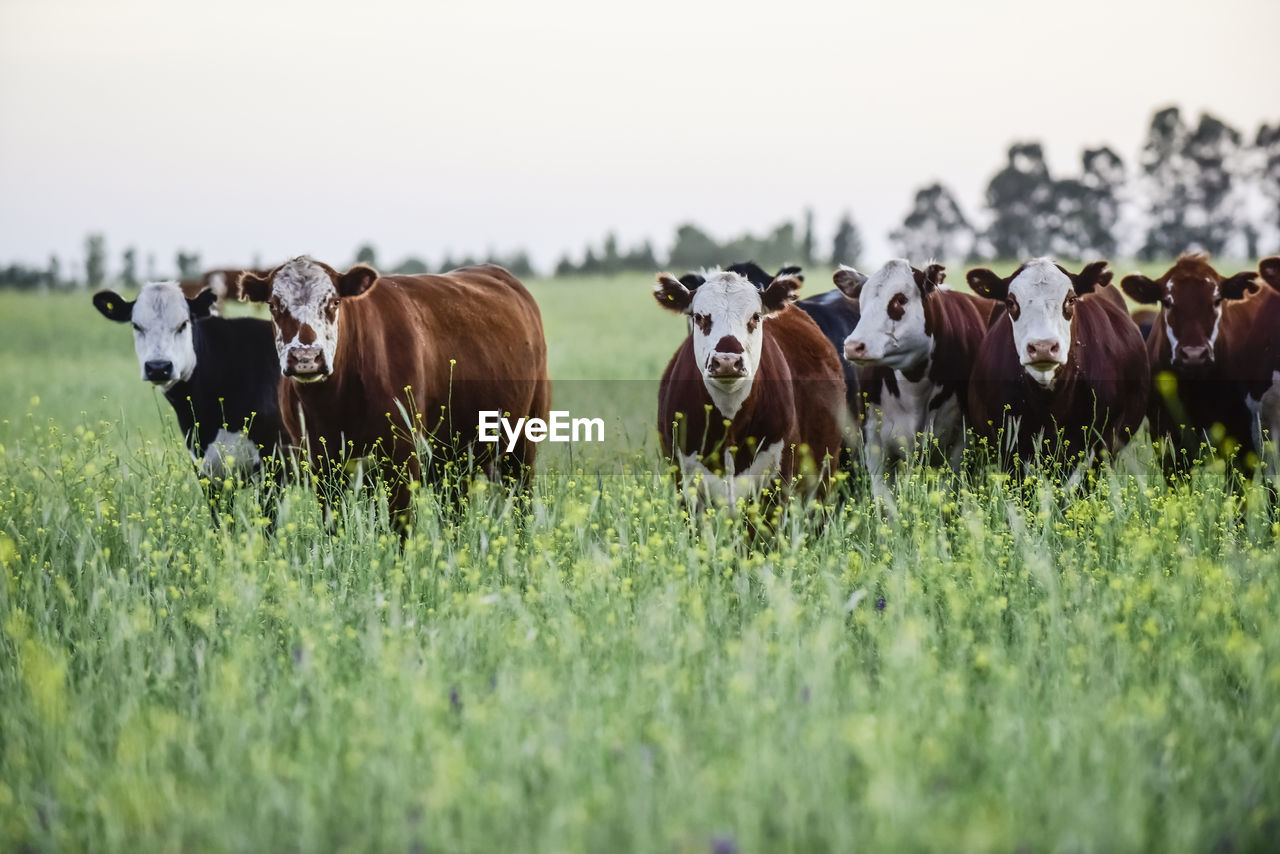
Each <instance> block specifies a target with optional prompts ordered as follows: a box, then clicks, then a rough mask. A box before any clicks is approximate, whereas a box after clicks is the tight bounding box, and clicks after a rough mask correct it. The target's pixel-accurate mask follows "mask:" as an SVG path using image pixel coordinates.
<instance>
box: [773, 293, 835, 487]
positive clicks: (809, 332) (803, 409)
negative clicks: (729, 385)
mask: <svg viewBox="0 0 1280 854" xmlns="http://www.w3.org/2000/svg"><path fill="white" fill-rule="evenodd" d="M765 329H766V330H768V332H769V334H770V335H771V337H772V338H773V340H774V342H775V343H776V344H777V345H778V349H779V350H780V351H781V353H782V356H783V358H784V359H785V360H786V365H787V371H788V373H789V376H790V380H791V388H792V394H793V396H794V401H795V407H796V421H797V429H798V433H799V442H800V443H802V444H806V445H808V446H809V448H810V449H811V452H812V453H813V457H814V459H815V460H816V461H817V462H821V461H822V459H823V457H824V456H828V455H829V456H831V457H832V458H833V459H836V458H838V457H839V453H840V445H841V443H842V437H843V432H844V431H843V428H844V425H845V423H846V421H845V415H844V412H845V391H846V388H845V378H844V370H843V368H842V366H841V364H840V359H839V357H838V356H837V355H836V354H835V352H834V351H833V350H832V348H831V342H830V341H828V340H827V337H826V336H825V335H823V333H822V330H821V329H820V328H818V324H817V323H815V322H814V320H813V318H811V317H809V316H808V315H807V314H806V313H805V312H803V311H800V310H797V309H796V308H794V307H791V308H788V309H786V310H784V311H783V312H782V313H780V314H779V315H777V316H776V317H773V318H770V319H768V320H766V321H765Z"/></svg>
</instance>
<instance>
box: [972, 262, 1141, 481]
mask: <svg viewBox="0 0 1280 854" xmlns="http://www.w3.org/2000/svg"><path fill="white" fill-rule="evenodd" d="M1106 267H1107V265H1106V262H1105V261H1098V262H1095V263H1092V264H1089V265H1087V266H1086V267H1085V268H1084V269H1083V270H1082V271H1081V272H1080V273H1079V274H1075V273H1068V272H1067V271H1066V270H1064V269H1063V268H1062V267H1060V266H1059V265H1057V264H1055V263H1054V262H1053V261H1052V260H1050V259H1048V258H1037V259H1035V260H1033V261H1028V262H1027V263H1026V264H1023V265H1022V266H1021V267H1019V268H1018V269H1017V270H1016V271H1015V272H1014V273H1013V275H1011V276H1008V277H1007V278H1003V279H1002V278H1000V277H999V276H997V275H996V274H995V273H993V272H991V271H990V270H987V269H981V268H979V269H974V270H970V271H969V273H968V275H967V279H968V282H969V286H970V287H971V288H973V290H974V292H975V293H977V294H980V295H981V296H984V297H988V298H990V299H995V300H1000V301H1002V302H1003V303H1004V304H1005V311H1003V312H1001V313H1000V316H999V317H997V318H995V319H994V320H993V321H992V322H991V325H990V327H989V328H988V330H987V332H986V335H985V336H984V338H983V340H982V345H981V346H980V347H979V349H978V355H977V359H976V361H975V363H974V369H973V374H972V376H971V378H970V383H969V415H970V419H971V422H972V424H973V428H974V431H975V432H976V433H977V434H978V435H979V436H980V437H982V438H985V439H986V440H987V441H988V442H989V443H990V446H991V447H992V448H993V449H997V450H999V451H1001V457H1002V459H1003V460H1004V461H1005V462H1009V461H1010V457H1008V456H1006V454H1005V452H1009V451H1011V452H1014V453H1015V454H1016V456H1017V457H1018V458H1019V459H1021V460H1024V461H1026V460H1030V459H1031V458H1033V457H1035V456H1036V455H1037V454H1038V453H1041V452H1044V451H1046V450H1047V451H1048V452H1049V453H1050V454H1051V455H1060V459H1061V460H1062V461H1063V462H1067V463H1068V464H1075V463H1076V462H1077V461H1078V462H1079V463H1080V467H1079V468H1077V469H1076V471H1075V473H1073V476H1072V480H1073V481H1074V480H1075V478H1076V477H1077V476H1078V475H1079V474H1081V473H1082V472H1083V470H1084V467H1086V466H1091V465H1092V464H1093V463H1095V462H1096V461H1097V459H1098V457H1099V455H1100V454H1102V453H1112V454H1114V453H1115V452H1117V451H1119V450H1120V449H1121V448H1123V447H1124V446H1125V445H1126V444H1127V443H1128V442H1129V440H1130V438H1131V437H1132V435H1133V432H1134V431H1135V430H1137V429H1138V426H1139V425H1140V424H1141V423H1142V419H1143V416H1144V414H1145V412H1146V406H1147V393H1148V388H1149V385H1150V381H1151V376H1150V371H1149V369H1148V367H1147V351H1146V349H1145V347H1144V346H1143V342H1142V336H1141V335H1140V334H1139V332H1138V327H1137V326H1136V325H1134V322H1133V320H1132V319H1131V318H1130V317H1129V312H1128V310H1127V309H1126V307H1125V303H1124V298H1123V297H1122V296H1121V295H1120V293H1119V291H1118V290H1117V289H1115V288H1113V287H1111V286H1110V282H1111V273H1110V271H1108V270H1107V269H1106Z"/></svg>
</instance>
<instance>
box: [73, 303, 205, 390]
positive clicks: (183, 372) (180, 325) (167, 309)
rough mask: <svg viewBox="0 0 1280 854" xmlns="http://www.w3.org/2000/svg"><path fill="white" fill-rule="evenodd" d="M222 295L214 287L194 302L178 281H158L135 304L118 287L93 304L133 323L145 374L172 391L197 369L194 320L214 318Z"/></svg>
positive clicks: (109, 315)
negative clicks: (115, 290)
mask: <svg viewBox="0 0 1280 854" xmlns="http://www.w3.org/2000/svg"><path fill="white" fill-rule="evenodd" d="M217 298H218V296H217V294H215V293H213V292H212V291H201V292H200V294H199V295H198V296H196V298H195V299H191V300H188V299H187V298H186V297H185V296H183V294H182V289H181V288H179V287H178V285H177V283H176V282H153V283H150V284H147V285H146V286H144V287H143V288H142V292H141V293H139V294H138V299H137V300H136V301H135V302H129V301H128V300H125V299H124V298H122V297H121V296H120V295H119V294H117V293H115V292H114V291H100V292H99V293H96V294H94V296H93V304H94V307H96V308H97V309H98V311H100V312H101V313H102V315H103V316H104V317H106V318H107V319H109V320H114V321H116V322H117V323H129V324H131V325H132V327H133V349H134V352H136V353H137V354H138V365H139V367H140V368H141V369H142V378H143V379H144V380H146V381H147V382H149V383H152V384H153V385H156V386H159V387H160V388H161V389H163V390H165V391H168V390H169V389H171V388H173V386H174V385H176V384H177V383H179V382H186V381H187V380H189V379H191V375H192V374H193V373H195V370H196V348H195V339H194V337H193V330H192V327H191V324H192V322H193V321H195V320H197V319H199V318H201V317H208V316H209V314H210V310H211V308H212V306H213V304H214V302H215V301H216V300H217Z"/></svg>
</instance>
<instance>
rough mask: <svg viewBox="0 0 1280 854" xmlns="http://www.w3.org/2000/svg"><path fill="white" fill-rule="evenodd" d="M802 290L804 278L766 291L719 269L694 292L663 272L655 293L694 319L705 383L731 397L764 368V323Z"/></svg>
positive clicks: (789, 278)
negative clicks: (762, 366)
mask: <svg viewBox="0 0 1280 854" xmlns="http://www.w3.org/2000/svg"><path fill="white" fill-rule="evenodd" d="M799 289H800V279H799V278H797V277H796V276H794V275H790V274H788V275H781V276H778V277H777V278H775V279H774V280H773V281H772V282H770V283H769V286H768V287H767V288H764V289H763V290H761V289H760V288H757V287H756V286H755V285H753V284H752V283H751V282H750V281H749V280H747V279H746V278H745V277H744V276H741V275H739V274H737V273H730V272H726V271H722V270H714V271H712V272H710V273H708V274H707V275H706V277H705V279H704V281H703V282H702V283H701V284H699V285H698V286H697V288H696V289H694V290H693V291H690V290H689V289H688V288H687V287H685V285H683V284H681V283H680V282H679V281H677V280H676V279H675V278H674V277H672V276H669V275H667V274H665V273H664V274H663V275H661V276H659V277H658V284H657V285H655V286H654V289H653V294H654V297H655V298H656V299H657V301H658V304H659V305H661V306H662V307H663V308H666V309H669V310H671V311H676V312H680V313H682V314H687V315H689V317H690V319H691V320H692V330H691V334H692V335H693V353H694V358H695V359H696V360H697V363H698V368H699V369H700V370H701V371H702V376H703V380H704V382H706V384H707V387H708V388H709V389H718V390H720V391H725V392H729V391H734V390H736V389H739V388H742V387H744V386H749V385H750V383H751V380H752V379H753V378H754V377H755V374H756V369H757V368H758V367H759V366H760V353H761V350H762V348H763V342H764V332H763V329H762V324H763V323H764V321H765V319H766V318H768V317H770V316H771V315H773V314H776V313H778V312H780V311H782V310H783V309H785V308H786V307H787V306H788V305H790V304H791V303H793V302H795V299H796V291H798V290H799Z"/></svg>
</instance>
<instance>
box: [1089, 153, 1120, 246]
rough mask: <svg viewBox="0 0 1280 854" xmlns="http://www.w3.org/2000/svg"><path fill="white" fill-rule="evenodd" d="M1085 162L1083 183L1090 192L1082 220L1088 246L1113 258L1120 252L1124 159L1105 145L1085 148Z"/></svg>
mask: <svg viewBox="0 0 1280 854" xmlns="http://www.w3.org/2000/svg"><path fill="white" fill-rule="evenodd" d="M1081 166H1082V167H1083V169H1082V171H1081V176H1080V183H1082V184H1083V185H1084V189H1085V191H1086V194H1087V195H1086V203H1085V211H1084V214H1083V224H1082V232H1083V234H1084V238H1085V244H1086V246H1085V249H1086V250H1090V251H1092V252H1093V253H1094V254H1097V255H1100V256H1102V257H1104V258H1110V257H1111V256H1112V255H1114V254H1115V253H1116V248H1117V246H1118V244H1119V238H1120V234H1119V228H1120V212H1121V211H1120V208H1121V202H1122V195H1123V192H1124V187H1125V168H1124V161H1123V160H1121V159H1120V155H1118V154H1116V153H1115V152H1114V151H1112V150H1111V149H1110V148H1108V147H1107V146H1105V145H1104V146H1102V147H1101V148H1089V149H1085V152H1084V155H1083V156H1082V157H1081Z"/></svg>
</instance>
